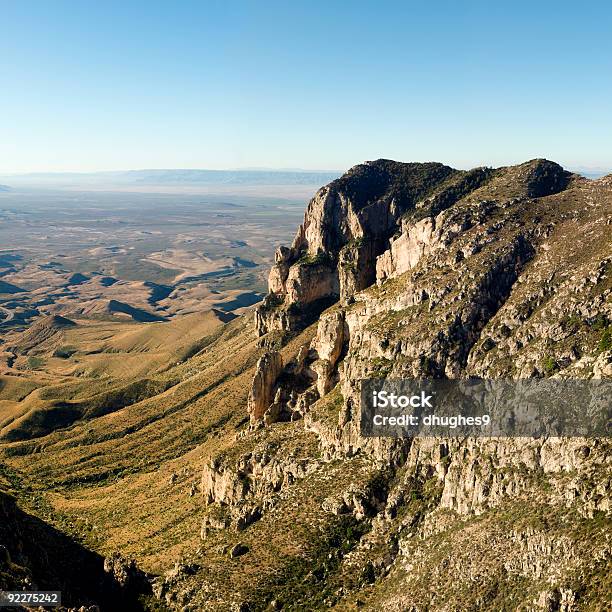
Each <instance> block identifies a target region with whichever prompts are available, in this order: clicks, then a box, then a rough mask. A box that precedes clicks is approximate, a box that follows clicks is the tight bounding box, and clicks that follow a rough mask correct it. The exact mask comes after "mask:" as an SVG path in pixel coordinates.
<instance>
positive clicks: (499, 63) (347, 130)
mask: <svg viewBox="0 0 612 612" xmlns="http://www.w3.org/2000/svg"><path fill="white" fill-rule="evenodd" d="M0 58H1V59H0V173H6V172H24V171H81V170H82V171H90V170H118V169H132V168H235V167H259V166H261V167H277V168H278V167H293V168H295V167H300V168H307V169H333V170H336V169H345V168H347V167H350V166H352V165H354V164H356V163H359V162H361V161H363V160H366V159H376V158H378V157H388V158H394V159H399V160H403V161H425V160H440V161H443V162H446V163H450V164H452V165H455V166H457V167H470V166H474V165H482V164H490V165H501V164H506V163H514V162H518V161H523V160H526V159H530V158H533V157H548V158H551V159H554V160H556V161H559V162H561V163H563V164H565V165H568V166H573V167H576V166H586V167H602V168H612V145H611V143H612V8H609V7H607V6H606V3H604V2H601V3H598V2H591V3H589V6H588V8H587V7H586V5H585V4H584V3H577V2H573V3H563V2H549V1H536V0H532V1H530V2H491V1H489V2H461V1H459V0H456V1H454V2H445V1H438V2H427V1H424V0H423V1H421V2H411V1H406V2H384V1H382V2H381V1H379V2H375V1H372V2H360V1H359V0H353V1H351V2H345V1H334V0H326V1H324V2H320V1H317V0H311V1H309V2H299V1H285V2H266V1H265V0H261V1H259V2H255V1H254V2H233V1H231V0H229V1H228V0H226V1H223V2H216V1H215V2H207V1H201V2H180V1H177V2H153V1H147V2H126V1H123V2H113V1H111V0H105V1H104V2H87V1H85V0H83V1H73V2H63V1H61V0H60V1H57V0H54V1H53V2H51V1H44V2H28V1H27V0H24V1H23V2H5V3H2V15H1V19H0Z"/></svg>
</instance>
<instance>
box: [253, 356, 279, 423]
mask: <svg viewBox="0 0 612 612" xmlns="http://www.w3.org/2000/svg"><path fill="white" fill-rule="evenodd" d="M282 368H283V360H282V357H281V355H280V353H279V352H277V351H271V352H268V353H265V354H264V355H262V356H261V357H260V359H259V361H258V362H257V366H256V368H255V377H254V378H253V385H252V387H251V393H250V394H249V403H248V412H249V415H250V417H251V421H256V420H257V419H260V418H261V417H262V416H263V415H264V413H265V411H266V410H267V409H268V408H269V407H270V405H271V404H272V400H273V399H274V383H275V382H276V379H277V378H278V375H279V374H280V372H281V370H282Z"/></svg>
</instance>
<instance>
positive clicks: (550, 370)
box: [542, 356, 559, 376]
mask: <svg viewBox="0 0 612 612" xmlns="http://www.w3.org/2000/svg"><path fill="white" fill-rule="evenodd" d="M542 365H543V366H544V372H546V374H548V375H549V376H551V375H552V374H554V373H555V372H557V371H558V370H559V364H558V363H557V362H556V361H555V358H554V357H550V356H549V357H545V358H544V361H543V362H542Z"/></svg>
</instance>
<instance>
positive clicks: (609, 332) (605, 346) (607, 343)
mask: <svg viewBox="0 0 612 612" xmlns="http://www.w3.org/2000/svg"><path fill="white" fill-rule="evenodd" d="M597 349H598V351H599V352H600V353H603V351H609V350H610V349H612V325H609V326H608V327H607V328H606V329H605V330H604V333H603V334H602V335H601V340H600V341H599V344H598V345H597Z"/></svg>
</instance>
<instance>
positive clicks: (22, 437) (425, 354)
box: [0, 160, 612, 612]
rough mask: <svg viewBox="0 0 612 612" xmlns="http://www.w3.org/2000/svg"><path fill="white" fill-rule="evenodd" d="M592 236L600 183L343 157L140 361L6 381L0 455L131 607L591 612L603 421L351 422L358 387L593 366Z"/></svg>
mask: <svg viewBox="0 0 612 612" xmlns="http://www.w3.org/2000/svg"><path fill="white" fill-rule="evenodd" d="M611 238H612V177H604V178H601V179H598V180H587V179H585V178H584V177H581V176H579V175H575V174H571V173H569V172H566V171H565V170H564V169H563V168H561V167H560V166H559V165H558V164H555V163H553V162H550V161H546V160H533V161H530V162H527V163H524V164H521V165H518V166H511V167H505V168H498V169H493V168H477V169H474V170H470V171H459V170H455V169H452V168H449V167H447V166H444V165H442V164H437V163H425V164H417V163H407V164H404V163H399V162H394V161H389V160H378V161H374V162H367V163H365V164H361V165H359V166H356V167H355V168H353V169H351V170H350V171H349V172H347V173H346V174H345V175H344V176H342V177H341V178H339V179H337V180H335V181H333V182H331V183H330V184H329V185H327V186H325V187H323V188H321V189H320V190H319V191H318V192H317V193H316V194H315V196H314V197H313V199H312V200H311V201H310V203H309V205H308V208H307V210H306V213H305V216H304V221H303V223H302V225H301V226H300V227H299V228H298V230H297V233H296V236H295V239H294V240H293V243H292V244H291V246H289V247H279V248H278V249H277V251H276V256H275V263H274V266H273V267H272V269H271V271H270V276H269V293H268V295H267V296H266V298H265V300H264V301H263V302H262V303H261V304H260V305H259V306H258V307H257V308H256V310H255V312H254V313H251V314H249V315H245V316H242V317H238V318H236V319H234V320H233V321H231V322H229V323H226V324H221V323H219V325H218V326H215V327H214V328H213V329H211V331H210V332H209V333H208V335H206V336H205V337H203V338H199V339H198V340H197V342H195V343H194V345H193V346H191V347H185V350H183V351H181V352H180V353H177V357H176V360H173V361H172V363H170V364H168V365H164V367H159V368H158V369H156V370H153V369H152V370H151V371H150V372H148V374H147V377H146V379H145V378H142V375H141V374H139V377H140V378H139V379H138V380H132V379H116V378H112V377H110V376H107V377H101V378H100V379H97V380H95V382H94V381H92V380H72V379H68V377H66V378H65V379H63V380H62V381H61V382H59V383H53V384H52V383H49V382H48V381H47V380H46V379H45V380H42V381H41V380H38V379H37V380H36V381H27V384H26V383H25V382H23V383H22V384H21V385H18V384H17V381H16V380H13V379H11V380H10V381H8V380H3V382H2V384H3V385H5V387H4V388H0V390H4V396H3V397H4V399H3V401H4V404H0V408H1V409H3V410H4V412H0V416H2V419H3V420H2V421H0V425H1V426H2V427H4V429H0V441H1V442H2V444H0V451H1V454H0V468H2V470H5V471H6V474H7V476H6V479H7V482H8V483H9V484H10V486H11V487H12V489H11V491H12V492H13V493H14V495H15V496H16V497H18V498H19V496H21V497H22V498H24V499H26V501H28V503H30V505H31V507H32V508H33V510H32V512H34V511H35V510H37V508H39V507H44V508H45V509H46V510H45V512H47V515H46V516H48V517H50V518H48V519H47V520H49V521H51V522H53V524H54V525H56V526H57V528H58V529H60V530H62V529H66V532H68V531H70V530H72V531H70V533H71V534H72V532H73V531H74V530H75V529H77V527H79V526H81V532H79V535H80V536H81V537H82V540H83V542H84V543H85V544H86V545H87V548H88V549H91V550H93V551H95V552H96V554H97V555H100V558H98V557H96V558H95V563H96V567H97V568H98V570H99V568H100V566H102V570H103V572H106V574H107V575H111V576H112V577H114V578H113V580H114V581H115V582H116V583H118V584H120V585H121V584H122V582H125V581H124V580H123V579H122V578H121V577H122V576H123V575H124V574H125V575H127V574H129V575H137V576H139V577H140V578H139V581H140V582H139V587H138V590H137V592H138V593H139V595H138V597H139V599H138V604H136V603H134V606H137V605H140V606H142V608H144V609H160V608H161V609H171V610H219V611H221V610H223V611H226V610H236V611H241V612H247V611H253V612H254V611H256V610H280V609H283V610H323V609H337V610H357V609H363V610H385V611H388V610H397V611H420V610H516V609H521V610H546V611H556V610H559V611H561V610H563V611H565V612H569V611H573V610H600V609H605V606H606V605H607V602H608V601H609V600H610V594H611V593H612V583H611V578H610V577H611V576H612V562H611V559H612V541H611V540H610V533H611V526H612V524H611V521H610V515H611V512H612V508H611V494H612V470H611V469H610V467H611V466H610V463H611V457H612V453H611V451H612V444H611V443H610V440H609V438H597V439H595V438H578V437H567V438H558V437H557V438H551V437H547V438H538V439H533V438H465V437H462V438H459V437H448V438H431V437H429V438H427V437H417V438H404V439H396V438H382V437H381V438H365V437H363V436H362V435H361V433H360V427H359V422H360V414H361V399H360V388H359V383H360V381H361V380H362V379H371V378H378V379H385V378H390V379H391V378H409V377H422V376H424V377H434V378H448V379H462V378H468V377H483V378H492V379H496V378H501V379H521V378H559V379H565V378H567V379H572V378H579V379H591V378H595V379H600V378H611V377H612V299H611V295H612V240H611ZM155 325H157V326H166V327H163V329H164V330H165V329H173V328H172V325H175V323H172V322H170V323H163V324H161V323H160V324H155ZM77 329H78V328H77ZM151 329H152V328H151ZM67 330H68V331H70V330H69V329H68V328H62V330H60V331H61V332H62V333H68V331H67ZM70 333H71V334H72V335H71V336H70V337H71V342H72V343H74V342H75V339H74V338H75V337H76V335H75V332H74V333H73V331H71V332H70ZM139 333H140V332H139ZM143 333H144V332H143ZM39 335H40V340H41V342H37V338H38V335H36V334H33V335H32V334H31V335H30V336H28V337H27V338H25V339H24V347H25V348H27V351H28V353H29V354H34V353H36V352H37V351H42V350H43V349H44V350H46V349H45V347H46V346H47V345H49V348H48V350H52V349H53V350H57V347H55V344H57V342H56V336H55V335H54V336H53V337H51V338H50V336H49V334H46V333H45V334H39ZM25 341H27V342H25ZM144 342H145V338H140V336H139V346H140V344H141V343H144ZM41 347H42V348H41ZM75 348H78V347H76V346H75ZM187 349H188V350H187ZM36 354H38V353H36ZM164 363H166V362H164ZM145 383H146V384H145ZM9 392H10V394H11V395H10V398H11V399H10V400H9V399H7V398H8V397H9ZM5 406H6V407H5ZM9 407H10V409H11V410H13V411H14V414H16V415H17V416H14V414H13V413H11V415H12V416H11V415H9V413H8V410H9ZM15 407H16V408H15ZM65 414H69V416H70V420H69V421H68V420H67V419H65V418H64V420H63V421H61V424H59V425H58V423H60V421H58V419H59V416H62V415H65ZM7 415H8V416H7ZM57 415H59V416H57ZM62 424H63V425H62ZM4 465H6V468H5V467H3V466H4ZM3 473H4V472H3V471H0V476H2V475H3ZM0 484H2V481H1V480H0ZM7 486H8V485H7ZM38 495H40V496H42V497H43V499H44V504H42V503H40V502H39V501H38V497H37V496H38ZM34 502H36V503H34ZM11 503H12V502H11ZM45 504H46V505H45ZM7 507H8V506H7ZM11 507H12V506H11ZM48 507H51V509H50V510H48V509H47V508H48ZM18 518H19V517H18ZM11 520H13V519H11ZM15 520H16V519H15ZM66 525H68V527H65V526H66ZM83 534H84V535H83ZM114 551H119V552H120V553H121V556H117V553H116V552H114ZM11 555H12V557H11V558H12V559H13V561H12V562H13V563H15V560H16V559H17V558H18V552H17V551H11ZM102 556H103V557H105V558H106V562H105V563H102V561H101V559H102ZM22 557H23V556H22ZM128 557H130V558H133V559H135V562H136V564H137V566H136V565H134V563H133V562H132V561H129V560H128ZM20 558H21V557H20ZM1 563H2V560H1V559H0V572H5V574H4V575H2V574H1V573H0V575H2V577H3V579H4V581H5V583H6V584H10V580H11V579H10V571H8V570H7V569H6V568H4V566H2V565H1ZM126 568H127V569H126ZM139 568H140V569H139ZM17 569H19V572H21V574H19V576H17V578H15V579H24V578H23V577H25V578H27V579H30V578H32V579H36V576H35V575H34V574H32V575H31V576H30V574H28V571H27V570H26V569H23V568H21V566H20V568H17ZM17 569H15V572H17ZM128 569H129V570H130V571H129V572H128ZM98 570H96V571H98ZM141 570H142V572H146V573H141ZM126 572H127V574H126ZM20 577H21V578H20ZM145 577H146V580H150V582H151V587H152V594H148V593H147V589H145V588H143V587H142V584H140V583H141V582H143V581H145ZM143 593H144V595H143ZM92 600H94V601H95V597H92V596H91V594H90V595H89V598H88V599H87V603H89V602H90V601H92ZM84 601H85V600H84ZM142 608H141V609H142ZM134 609H138V608H137V607H136V608H134Z"/></svg>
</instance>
